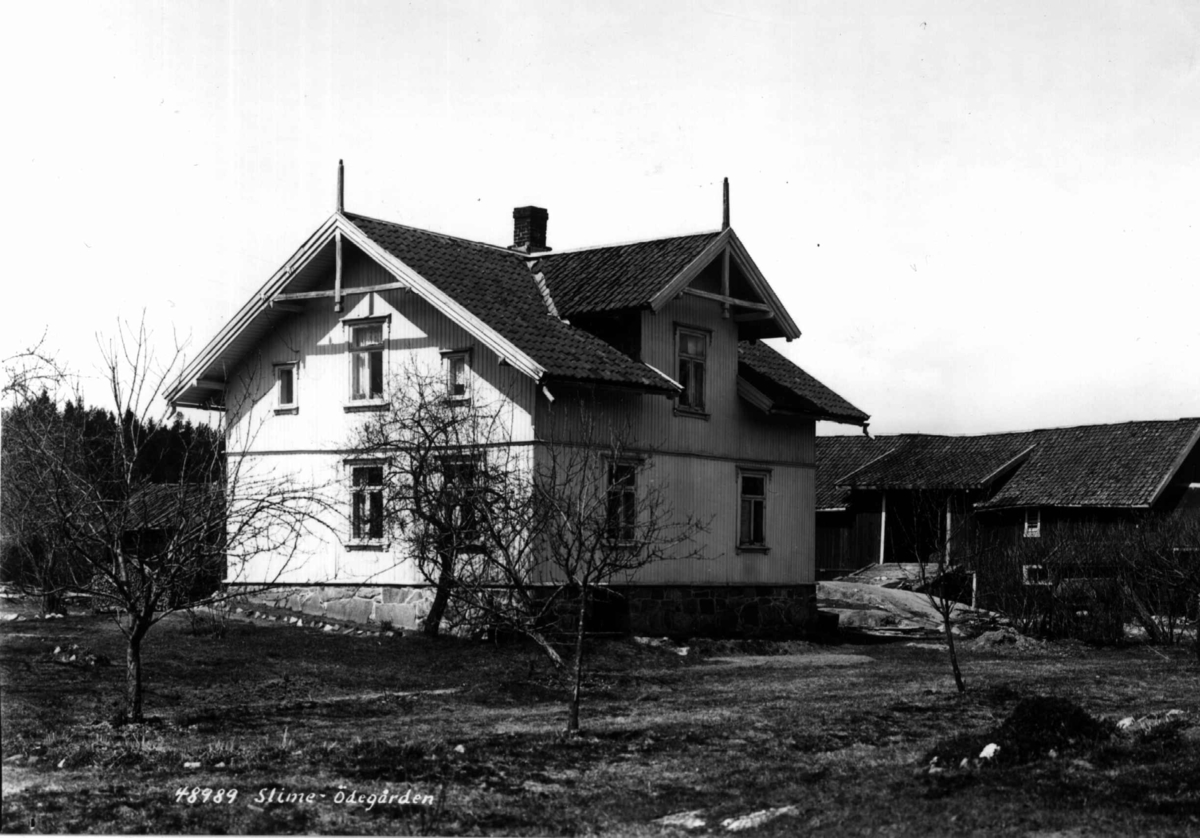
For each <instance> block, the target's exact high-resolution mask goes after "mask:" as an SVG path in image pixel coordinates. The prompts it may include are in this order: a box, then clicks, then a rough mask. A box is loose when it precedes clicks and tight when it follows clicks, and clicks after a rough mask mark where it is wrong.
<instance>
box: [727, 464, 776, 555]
mask: <svg viewBox="0 0 1200 838" xmlns="http://www.w3.org/2000/svg"><path fill="white" fill-rule="evenodd" d="M743 477H761V478H762V479H763V494H762V504H763V540H762V544H745V543H743V542H742V498H743V495H742V478H743ZM770 483H771V469H769V468H757V467H755V466H738V467H737V521H736V529H735V530H734V533H735V539H736V541H737V552H739V553H770V552H771V546H770V545H769V544H768V543H767V496H768V494H769V489H768V486H769V485H770Z"/></svg>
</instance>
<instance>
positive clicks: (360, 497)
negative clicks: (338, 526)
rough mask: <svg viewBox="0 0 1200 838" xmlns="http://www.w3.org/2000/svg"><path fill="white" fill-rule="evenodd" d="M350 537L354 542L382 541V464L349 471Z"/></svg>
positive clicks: (358, 467)
mask: <svg viewBox="0 0 1200 838" xmlns="http://www.w3.org/2000/svg"><path fill="white" fill-rule="evenodd" d="M350 483H351V500H350V537H351V538H352V539H354V540H355V541H359V542H363V541H379V540H382V539H383V464H382V463H380V464H364V465H355V466H352V467H351V469H350Z"/></svg>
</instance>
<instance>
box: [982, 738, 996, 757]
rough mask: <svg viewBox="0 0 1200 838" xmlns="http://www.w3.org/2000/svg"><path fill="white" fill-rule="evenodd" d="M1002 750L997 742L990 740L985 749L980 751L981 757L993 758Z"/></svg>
mask: <svg viewBox="0 0 1200 838" xmlns="http://www.w3.org/2000/svg"><path fill="white" fill-rule="evenodd" d="M999 751H1000V746H999V745H997V744H996V743H995V742H989V743H988V744H987V745H986V746H984V749H983V750H982V751H980V752H979V758H980V759H991V758H992V757H994V756H995V755H996V754H997V753H998V752H999Z"/></svg>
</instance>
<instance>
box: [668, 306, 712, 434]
mask: <svg viewBox="0 0 1200 838" xmlns="http://www.w3.org/2000/svg"><path fill="white" fill-rule="evenodd" d="M685 334H688V335H692V336H693V337H698V338H702V339H703V340H704V361H703V363H704V384H703V390H704V403H703V404H702V405H701V406H700V407H693V406H692V405H685V404H681V402H680V399H679V398H678V397H676V399H675V414H676V415H677V416H693V417H698V418H704V419H707V418H708V417H709V416H710V411H709V405H710V400H711V392H710V388H709V386H708V385H709V367H710V366H711V357H712V330H710V329H702V328H700V327H699V326H688V325H687V324H685V323H676V324H675V370H674V372H675V375H676V377H677V378H682V376H680V375H679V363H680V361H681V360H682V354H683V353H682V349H681V346H682V341H681V338H682V337H683V335H685Z"/></svg>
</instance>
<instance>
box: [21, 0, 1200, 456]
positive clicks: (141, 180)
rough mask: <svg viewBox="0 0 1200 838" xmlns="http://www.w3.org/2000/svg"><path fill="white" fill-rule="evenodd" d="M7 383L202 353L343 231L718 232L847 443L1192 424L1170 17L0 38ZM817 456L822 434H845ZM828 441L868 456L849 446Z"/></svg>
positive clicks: (734, 13) (1192, 228) (184, 16)
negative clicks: (24, 376) (523, 209)
mask: <svg viewBox="0 0 1200 838" xmlns="http://www.w3.org/2000/svg"><path fill="white" fill-rule="evenodd" d="M5 13H6V21H7V22H6V26H5V27H4V31H3V32H0V79H2V81H0V93H2V100H0V102H2V104H3V109H4V114H5V119H4V123H5V127H4V128H3V130H2V131H0V151H2V152H3V160H4V161H5V164H6V166H7V169H8V171H7V172H6V175H5V177H4V178H3V181H4V189H3V199H2V200H0V221H2V222H3V223H2V227H0V229H2V230H3V232H2V233H0V236H3V244H4V245H5V246H4V253H5V255H6V257H7V262H8V264H7V266H6V267H7V271H6V274H7V276H6V279H5V282H4V287H5V288H6V292H7V293H6V295H5V296H6V301H5V304H4V305H3V306H0V357H2V356H7V355H10V354H12V353H14V352H17V351H19V350H20V349H22V348H23V347H25V346H28V345H29V344H31V343H34V342H36V341H37V340H38V339H39V337H40V336H42V335H43V333H44V334H45V341H46V345H47V346H48V347H51V348H53V349H54V350H55V352H56V354H57V356H58V358H59V360H60V361H62V362H64V363H66V364H67V365H68V366H69V367H70V368H71V369H73V370H74V371H75V372H76V373H77V374H78V375H80V376H81V380H82V385H83V388H84V392H85V394H86V395H87V397H88V398H89V400H92V401H96V402H102V401H103V399H104V398H105V393H104V390H103V387H102V381H101V380H100V378H99V375H100V373H99V366H98V361H99V356H98V352H97V335H101V336H102V338H103V337H104V336H111V335H112V334H113V333H114V332H115V330H116V328H117V323H118V321H119V320H120V319H125V320H133V321H137V320H138V319H139V318H140V317H141V316H142V315H143V312H144V316H145V319H146V322H147V324H148V326H149V328H150V329H151V330H152V333H153V341H154V345H155V348H156V350H157V354H158V356H159V357H160V358H165V357H167V356H169V355H170V353H171V351H172V348H173V347H174V346H175V345H176V343H177V342H183V343H185V344H186V346H187V351H188V352H189V353H191V354H195V353H197V352H198V351H199V350H200V349H201V348H202V347H203V346H204V344H205V343H207V341H208V340H209V339H210V338H211V337H212V336H213V335H214V334H215V333H216V332H217V330H218V329H219V328H220V327H221V325H222V324H223V323H224V322H225V321H226V319H227V318H228V317H229V316H230V315H231V314H232V313H233V312H235V311H236V310H237V309H238V308H239V307H240V306H241V305H242V304H243V303H244V302H245V301H246V300H247V299H248V298H249V297H250V296H251V294H253V293H254V292H255V291H256V290H257V289H258V287H259V286H260V285H261V284H262V283H263V282H264V281H265V280H266V279H267V278H268V277H269V276H270V274H271V273H272V272H273V271H274V270H276V269H277V268H278V267H279V266H280V265H281V264H282V263H283V262H284V260H285V259H286V258H287V257H288V256H290V255H291V253H292V252H293V251H294V250H295V249H296V248H297V247H298V246H299V245H300V244H301V243H302V242H303V240H304V239H305V238H306V237H307V236H308V235H309V234H310V233H311V232H312V231H313V230H315V229H316V228H317V227H318V226H319V225H320V224H321V223H322V222H323V221H324V220H325V219H326V218H327V217H328V216H329V214H330V213H331V212H332V211H333V210H334V205H335V183H336V167H337V161H338V159H339V158H344V159H345V161H346V206H347V209H349V210H351V211H354V212H360V213H363V214H366V215H372V216H377V217H382V218H386V219H388V220H392V221H397V222H400V223H404V224H410V225H413V226H417V227H422V228H425V229H431V230H437V231H441V232H447V233H452V234H454V235H458V236H462V237H465V238H471V239H478V240H482V241H488V242H492V243H496V244H508V243H510V242H511V236H512V208H513V207H515V206H523V205H526V204H536V205H539V206H543V207H546V208H547V209H548V210H549V213H550V222H549V240H550V242H549V243H550V245H551V246H553V247H556V248H569V247H578V246H586V245H595V244H603V243H609V242H620V241H629V240H635V239H645V238H652V237H658V236H664V235H672V234H681V233H688V232H696V231H702V230H710V229H714V228H717V227H719V225H720V220H721V179H722V178H723V177H728V178H729V179H730V182H731V193H732V197H731V205H732V213H731V214H732V226H733V228H734V229H735V230H736V231H737V233H738V235H739V237H741V239H742V241H743V242H744V243H745V244H746V246H747V248H748V249H749V251H750V253H751V254H752V255H753V257H754V259H755V261H756V263H757V264H758V266H759V267H760V269H761V270H762V272H763V273H764V274H765V276H766V277H767V279H768V281H770V282H771V284H772V286H773V287H774V288H775V289H776V291H777V292H778V293H779V295H780V297H781V298H782V300H783V302H784V305H785V306H786V307H787V309H788V311H789V313H790V314H791V315H792V317H793V319H794V320H795V321H796V322H797V323H798V325H799V327H800V329H801V331H802V333H803V334H802V336H801V337H800V338H799V339H798V340H796V341H794V342H792V343H790V344H786V343H783V342H778V343H777V344H776V345H777V346H778V347H779V348H780V349H781V351H783V352H784V353H785V354H786V355H788V357H790V358H791V359H792V360H794V361H795V362H796V363H798V364H799V365H800V366H801V367H803V368H804V369H805V370H807V371H808V372H809V373H811V374H812V375H814V376H816V377H817V378H818V379H820V380H821V381H822V382H824V383H825V384H826V385H828V386H829V387H831V388H832V389H834V390H835V391H837V392H838V393H840V394H841V395H842V396H844V397H845V398H847V399H849V400H850V401H851V402H852V403H853V404H855V405H856V406H858V407H860V408H862V409H863V410H865V411H866V412H868V413H870V414H871V416H872V420H871V430H872V432H873V433H898V432H928V433H953V434H967V433H985V432H990V431H1002V430H1019V429H1028V428H1037V427H1051V426H1064V425H1077V424H1091V423H1100V422H1119V421H1127V420H1134V419H1172V418H1179V417H1183V416H1200V316H1198V312H1200V305H1198V300H1197V298H1198V297H1200V295H1198V294H1197V291H1196V288H1197V285H1198V283H1197V273H1198V270H1200V236H1198V235H1197V232H1198V230H1197V227H1196V225H1197V223H1198V222H1200V154H1197V149H1200V64H1198V61H1200V56H1198V51H1200V6H1197V5H1196V4H1194V3H1190V2H1183V0H1180V2H1166V3H1154V2H1147V0H1133V2H1108V3H1104V2H1091V0H1088V2H1066V1H1065V0H1064V1H1063V2H1054V3H1045V2H1042V0H1038V2H1020V0H1016V1H1012V0H1010V1H1009V2H1005V3H994V2H993V3H979V2H963V1H962V0H957V1H956V2H904V1H903V0H900V1H899V2H878V3H855V2H829V3H825V2H810V3H801V2H738V1H737V0H711V2H661V3H653V4H648V3H645V2H644V0H639V2H595V0H592V2H578V3H571V2H550V0H522V1H521V2H503V0H500V1H499V2H498V1H497V0H487V1H486V2H447V3H408V4H404V3H394V2H345V1H343V2H338V3H324V2H288V3H270V2H255V3H246V2H187V1H186V0H183V1H182V2H181V1H180V0H171V2H161V3H153V2H127V1H126V0H98V1H95V0H94V1H93V2H87V3H78V4H73V3H55V4H39V3H23V4H19V5H12V6H11V7H8V8H6V10H5ZM838 430H839V428H838V426H831V427H825V426H824V423H822V428H821V431H822V432H836V431H838ZM840 430H841V431H843V432H856V430H855V429H853V428H841V429H840Z"/></svg>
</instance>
